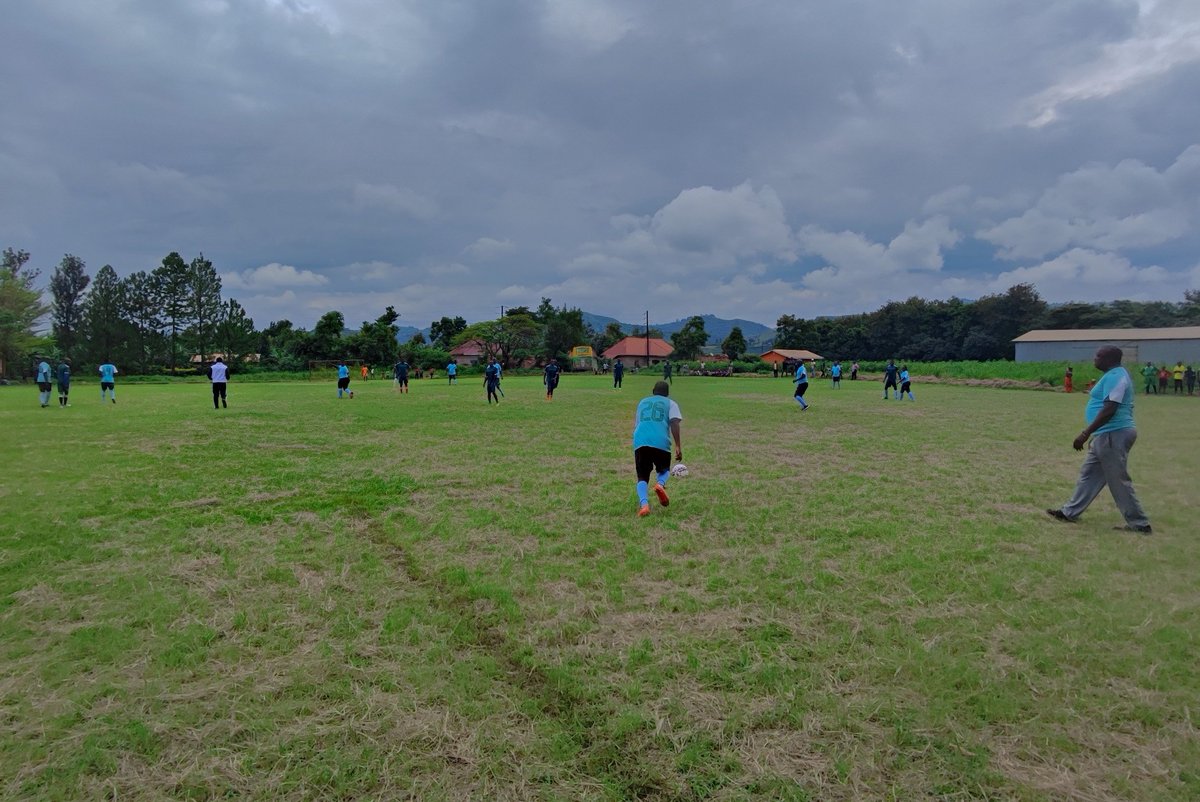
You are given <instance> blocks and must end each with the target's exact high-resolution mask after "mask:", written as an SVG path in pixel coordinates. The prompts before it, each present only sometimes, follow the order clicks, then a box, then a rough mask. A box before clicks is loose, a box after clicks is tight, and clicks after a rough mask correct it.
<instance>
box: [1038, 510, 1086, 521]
mask: <svg viewBox="0 0 1200 802" xmlns="http://www.w3.org/2000/svg"><path fill="white" fill-rule="evenodd" d="M1046 514H1047V515H1049V516H1050V517H1051V518H1057V519H1058V520H1060V521H1063V522H1065V523H1069V524H1073V523H1076V522H1077V521H1078V520H1079V519H1078V518H1072V517H1071V516H1069V515H1067V514H1066V513H1065V512H1063V511H1062V510H1060V509H1049V510H1046Z"/></svg>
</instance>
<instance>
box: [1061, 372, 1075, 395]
mask: <svg viewBox="0 0 1200 802" xmlns="http://www.w3.org/2000/svg"><path fill="white" fill-rule="evenodd" d="M1063 392H1064V393H1073V392H1075V371H1073V370H1071V366H1070V365H1067V372H1066V373H1064V374H1063Z"/></svg>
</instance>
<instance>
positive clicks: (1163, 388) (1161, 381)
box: [1158, 365, 1171, 395]
mask: <svg viewBox="0 0 1200 802" xmlns="http://www.w3.org/2000/svg"><path fill="white" fill-rule="evenodd" d="M1170 380H1171V371H1169V370H1167V366H1166V365H1163V366H1162V367H1161V368H1159V370H1158V394H1159V395H1166V394H1167V382H1169V381H1170Z"/></svg>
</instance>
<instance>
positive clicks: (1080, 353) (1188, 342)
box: [1013, 326, 1200, 367]
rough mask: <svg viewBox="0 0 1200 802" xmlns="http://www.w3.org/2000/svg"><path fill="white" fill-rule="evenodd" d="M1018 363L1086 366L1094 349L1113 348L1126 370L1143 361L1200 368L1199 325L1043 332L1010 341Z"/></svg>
mask: <svg viewBox="0 0 1200 802" xmlns="http://www.w3.org/2000/svg"><path fill="white" fill-rule="evenodd" d="M1013 342H1014V343H1016V346H1017V361H1018V362H1068V363H1070V362H1080V363H1087V364H1090V363H1091V361H1092V357H1093V356H1094V355H1095V353H1096V349H1097V348H1099V347H1100V346H1102V345H1115V346H1117V347H1118V348H1120V349H1121V350H1122V351H1124V352H1125V357H1124V359H1123V360H1122V363H1123V364H1124V365H1125V366H1126V367H1128V366H1129V365H1136V364H1141V363H1146V362H1153V363H1154V364H1155V365H1174V364H1175V363H1176V362H1179V361H1181V360H1182V362H1183V363H1184V364H1185V365H1189V364H1190V365H1200V326H1178V327H1176V328H1170V329H1062V330H1052V329H1043V330H1038V331H1030V332H1027V333H1025V334H1022V335H1021V336H1020V337H1018V338H1016V339H1015V340H1013Z"/></svg>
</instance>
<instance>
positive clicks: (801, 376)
mask: <svg viewBox="0 0 1200 802" xmlns="http://www.w3.org/2000/svg"><path fill="white" fill-rule="evenodd" d="M792 384H794V385H796V392H795V393H794V394H793V396H792V397H793V398H795V399H796V400H797V401H799V402H800V411H801V412H803V411H804V410H806V409H808V402H807V401H805V400H804V394H805V393H806V392H808V368H806V367H804V360H803V359H802V360H800V364H799V365H797V366H796V373H795V375H794V376H793V378H792Z"/></svg>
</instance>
